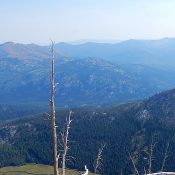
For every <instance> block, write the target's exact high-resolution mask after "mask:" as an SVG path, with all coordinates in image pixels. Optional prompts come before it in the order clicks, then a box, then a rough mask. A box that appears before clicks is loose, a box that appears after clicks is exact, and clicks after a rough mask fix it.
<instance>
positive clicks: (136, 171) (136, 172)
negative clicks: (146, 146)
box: [129, 153, 139, 175]
mask: <svg viewBox="0 0 175 175" xmlns="http://www.w3.org/2000/svg"><path fill="white" fill-rule="evenodd" d="M129 158H130V159H131V162H132V164H133V167H134V174H136V175H139V171H138V169H137V167H136V164H135V161H134V159H133V157H132V156H131V154H130V153H129Z"/></svg>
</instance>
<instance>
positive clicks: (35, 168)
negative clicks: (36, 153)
mask: <svg viewBox="0 0 175 175" xmlns="http://www.w3.org/2000/svg"><path fill="white" fill-rule="evenodd" d="M29 174H30V175H53V167H52V166H49V165H41V164H26V165H23V166H10V167H4V168H0V175H29ZM66 174H67V175H78V174H80V172H78V171H75V170H67V171H66ZM90 175H93V174H91V173H90Z"/></svg>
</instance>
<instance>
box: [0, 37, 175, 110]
mask: <svg viewBox="0 0 175 175" xmlns="http://www.w3.org/2000/svg"><path fill="white" fill-rule="evenodd" d="M174 44H175V39H173V38H170V39H168V38H166V39H162V40H156V41H154V40H153V41H151V40H145V41H144V40H143V41H142V40H129V41H124V42H120V43H117V44H105V43H86V44H81V45H71V44H66V43H59V44H56V45H55V56H56V65H55V68H56V82H58V83H59V85H58V86H57V94H56V99H57V102H58V103H57V105H58V106H61V107H69V106H86V105H105V104H109V105H111V104H116V103H124V102H126V101H131V100H137V99H138V100H140V99H142V98H145V97H148V96H150V95H152V94H154V93H157V92H160V91H163V90H167V89H171V88H173V87H175V79H174V74H175V70H174V69H173V67H175V49H174ZM50 55H51V54H50V47H49V46H39V45H35V44H16V43H13V42H7V43H4V44H1V45H0V97H1V98H0V103H7V104H9V103H11V104H14V103H28V104H29V103H36V104H40V105H42V104H48V101H49V89H50V87H49V69H50V66H49V64H50Z"/></svg>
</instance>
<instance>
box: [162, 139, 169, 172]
mask: <svg viewBox="0 0 175 175" xmlns="http://www.w3.org/2000/svg"><path fill="white" fill-rule="evenodd" d="M168 148H169V142H168V143H167V145H166V148H165V154H164V158H163V163H162V168H161V172H162V171H163V169H164V166H165V163H166V159H167V158H168Z"/></svg>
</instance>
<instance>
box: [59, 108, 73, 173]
mask: <svg viewBox="0 0 175 175" xmlns="http://www.w3.org/2000/svg"><path fill="white" fill-rule="evenodd" d="M71 115H72V111H70V113H69V116H68V117H67V118H66V128H65V129H64V130H63V131H62V132H61V139H62V146H63V153H62V175H65V173H66V155H67V151H68V149H69V147H68V142H69V140H68V137H69V129H70V124H71V122H72V120H71Z"/></svg>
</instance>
